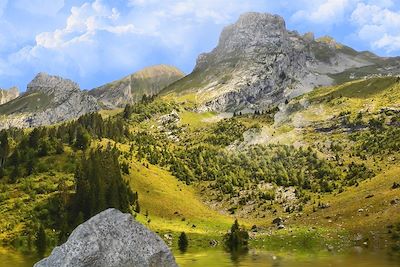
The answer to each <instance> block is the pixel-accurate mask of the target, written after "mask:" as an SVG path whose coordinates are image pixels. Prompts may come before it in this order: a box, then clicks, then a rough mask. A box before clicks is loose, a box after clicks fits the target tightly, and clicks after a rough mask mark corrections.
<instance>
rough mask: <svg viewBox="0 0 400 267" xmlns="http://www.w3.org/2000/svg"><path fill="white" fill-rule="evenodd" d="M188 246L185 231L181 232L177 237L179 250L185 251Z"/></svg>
mask: <svg viewBox="0 0 400 267" xmlns="http://www.w3.org/2000/svg"><path fill="white" fill-rule="evenodd" d="M188 246H189V240H188V238H187V236H186V234H185V232H182V233H181V235H180V236H179V239H178V247H179V250H180V251H182V252H185V251H186V250H187V247H188Z"/></svg>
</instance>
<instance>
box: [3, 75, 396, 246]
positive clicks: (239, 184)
mask: <svg viewBox="0 0 400 267" xmlns="http://www.w3.org/2000/svg"><path fill="white" fill-rule="evenodd" d="M399 88H400V83H399V80H398V78H396V77H385V78H371V79H366V80H357V81H352V82H349V83H345V84H343V85H339V86H331V87H321V88H318V89H316V90H315V91H313V92H310V93H308V94H305V95H303V96H299V97H297V98H294V99H293V100H292V101H290V102H288V103H287V104H281V105H280V106H279V108H274V109H270V110H260V111H258V110H257V111H256V112H255V113H254V114H253V113H252V114H235V116H234V117H232V114H230V115H229V114H226V113H216V112H206V113H196V112H192V111H190V109H188V108H187V107H190V103H187V104H182V103H177V102H174V101H167V102H166V101H165V100H163V99H162V98H156V99H146V100H145V102H140V103H137V104H134V105H130V106H129V105H128V106H127V107H126V108H125V109H124V110H123V111H122V112H121V113H117V114H116V115H110V116H107V118H104V119H103V118H101V116H99V115H96V114H89V115H85V116H83V117H81V118H80V119H79V120H78V121H76V122H74V123H69V124H60V125H58V126H55V127H48V128H42V129H36V130H33V131H30V132H29V131H28V132H23V131H16V130H13V131H11V130H8V131H2V132H1V136H2V138H4V134H6V136H8V137H7V139H8V140H9V141H8V142H7V143H8V149H6V150H5V149H4V147H2V150H0V151H9V152H8V153H6V154H4V153H3V152H2V153H3V154H1V155H0V157H2V159H3V160H1V161H0V162H5V163H4V164H3V165H2V173H1V175H2V178H1V180H0V184H1V188H2V193H1V195H0V197H1V198H0V200H1V202H0V213H1V216H2V217H7V218H8V220H7V221H2V224H1V228H2V229H4V230H3V231H2V233H1V235H0V238H1V240H3V243H4V244H7V245H13V246H15V247H20V248H21V249H28V250H29V249H30V250H31V249H32V248H29V238H32V236H34V234H35V231H36V230H35V229H36V228H37V226H38V223H39V222H40V223H41V224H44V225H45V227H46V228H47V229H48V230H47V231H46V232H47V234H48V238H49V240H51V242H50V244H51V246H53V245H55V244H56V243H57V242H59V241H60V240H63V239H62V238H63V237H64V236H65V235H66V234H67V233H68V231H69V230H67V229H70V227H73V226H74V224H75V223H76V220H78V221H79V216H76V215H74V209H76V207H75V206H74V204H73V203H74V199H75V198H76V197H77V195H79V192H78V191H75V190H76V189H75V188H77V187H76V184H75V183H76V181H77V179H78V181H79V178H78V177H81V176H80V175H79V174H77V173H79V172H77V170H80V168H79V166H81V165H80V164H88V163H85V161H83V162H82V163H80V161H81V159H82V155H83V154H86V155H88V154H89V153H93V152H90V150H92V151H101V150H105V151H108V150H110V149H111V151H114V150H115V151H119V152H118V153H117V154H118V155H119V156H118V159H119V160H118V161H119V166H120V169H121V174H122V177H123V180H124V181H125V182H126V183H127V185H128V186H129V188H130V189H131V190H132V191H133V192H134V196H135V197H134V198H133V199H134V202H132V204H131V206H130V207H129V210H130V212H131V213H132V214H134V216H136V218H137V219H138V220H139V221H141V222H143V223H144V224H146V225H147V226H148V227H150V228H151V229H152V230H154V231H156V232H158V233H159V234H160V235H161V236H163V237H165V236H164V235H166V236H168V235H169V234H171V235H172V236H174V237H176V236H177V235H178V234H179V232H181V231H185V232H186V233H188V235H189V236H190V238H191V240H192V241H191V242H192V243H193V244H195V245H196V246H200V247H204V246H208V242H209V241H210V240H219V241H221V240H222V235H223V233H225V232H226V231H227V229H229V227H230V224H231V223H232V221H233V219H234V218H239V220H240V221H241V222H242V223H243V224H244V225H245V226H247V227H248V229H249V228H251V227H253V229H256V231H255V232H254V233H252V241H251V245H252V246H253V247H263V246H268V247H269V248H270V249H277V250H280V249H281V247H284V248H285V249H288V250H291V249H296V250H297V249H299V250H300V251H301V250H302V249H301V244H303V243H304V242H305V240H310V239H312V240H313V241H312V242H311V243H310V244H309V245H308V246H309V247H307V248H308V249H313V250H317V251H319V250H325V249H326V247H327V246H329V247H333V249H334V250H338V251H340V250H343V249H346V248H347V247H350V246H353V245H362V243H364V242H367V244H368V245H369V246H372V247H376V248H383V247H385V246H392V243H391V242H392V241H390V235H388V230H387V229H388V228H387V227H389V226H390V225H395V224H397V223H399V221H398V218H397V217H396V216H392V215H393V214H397V213H398V212H399V211H400V202H399V201H400V200H399V199H398V198H399V197H398V196H399V192H398V190H400V189H399V188H397V187H396V184H397V185H398V184H400V176H399V168H400V166H398V160H397V158H398V157H399V156H400V154H399V152H400V147H399V145H400V132H399V130H398V123H399V121H400V117H399V115H400V112H399V108H400V107H399V106H398V103H399V97H400V96H399V94H398V93H399V92H400V90H399ZM185 105H189V106H185ZM1 144H3V145H4V144H6V143H5V142H3V141H2V142H1ZM99 145H100V147H99ZM95 153H97V152H95ZM113 153H114V152H113ZM4 155H6V157H5V156H4ZM92 158H93V157H92ZM94 158H96V157H94ZM103 160H105V159H103ZM92 164H95V162H93V163H92ZM113 164H114V163H113ZM88 166H90V165H88ZM101 166H103V167H101ZM101 166H99V167H98V168H105V169H104V171H110V169H109V168H111V166H112V164H111V163H107V162H105V163H103V164H102V165H101ZM93 172H94V173H96V168H94V169H93ZM90 173H91V171H89V170H88V174H87V175H90ZM93 177H95V176H93ZM91 179H93V178H91ZM78 188H79V186H78ZM85 192H87V193H86V194H85V195H86V196H87V197H89V196H91V193H90V191H88V190H85ZM100 199H102V198H100ZM105 199H106V200H107V198H105ZM60 201H61V202H60ZM86 202H87V203H92V202H91V200H88V201H86ZM63 203H64V204H63ZM79 203H80V202H79ZM91 205H92V204H91ZM79 207H80V206H79ZM139 207H140V208H139ZM57 218H66V219H63V220H62V221H59V220H58V219H57ZM77 218H78V219H77ZM275 218H282V220H283V225H284V230H278V228H277V226H275V225H273V224H272V221H273V220H274V219H275ZM63 222H64V223H65V222H67V223H68V225H65V224H63ZM253 225H255V226H253ZM254 227H255V228H254ZM310 227H312V228H313V229H314V230H313V231H312V232H310V230H309V229H310ZM50 229H55V231H54V232H52V231H50ZM166 240H167V241H168V242H172V241H170V240H169V239H168V238H167V239H166ZM282 240H285V242H284V244H283V243H282V242H283V241H282ZM385 240H387V241H385ZM289 241H290V242H289ZM288 242H289V243H288ZM171 245H173V246H176V245H177V244H176V242H175V241H174V242H172V243H171Z"/></svg>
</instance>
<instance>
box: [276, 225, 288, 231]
mask: <svg viewBox="0 0 400 267" xmlns="http://www.w3.org/2000/svg"><path fill="white" fill-rule="evenodd" d="M277 228H278V230H282V229H285V228H286V227H285V226H284V225H283V224H279V225H277Z"/></svg>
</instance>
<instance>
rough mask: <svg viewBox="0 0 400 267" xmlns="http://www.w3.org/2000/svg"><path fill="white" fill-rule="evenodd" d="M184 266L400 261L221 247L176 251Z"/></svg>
mask: <svg viewBox="0 0 400 267" xmlns="http://www.w3.org/2000/svg"><path fill="white" fill-rule="evenodd" d="M174 254H175V258H176V260H177V263H178V264H179V266H181V267H200V266H201V267H261V266H262V267H336V266H340V267H347V266H348V267H400V258H399V257H396V258H395V257H391V256H389V254H388V253H387V252H386V251H367V250H364V251H361V250H359V249H353V250H351V251H349V252H348V253H345V254H335V253H323V254H319V255H316V254H291V253H282V252H281V253H279V254H276V253H274V252H268V251H258V250H251V251H249V252H248V253H245V254H240V255H232V254H230V253H227V252H225V251H224V250H223V249H221V248H209V249H201V250H200V249H195V250H189V251H188V252H186V253H180V252H179V251H174ZM37 260H38V259H37V258H36V257H33V256H30V255H26V254H23V253H20V252H17V251H11V250H1V249H0V267H30V266H33V264H34V263H35V262H36V261H37Z"/></svg>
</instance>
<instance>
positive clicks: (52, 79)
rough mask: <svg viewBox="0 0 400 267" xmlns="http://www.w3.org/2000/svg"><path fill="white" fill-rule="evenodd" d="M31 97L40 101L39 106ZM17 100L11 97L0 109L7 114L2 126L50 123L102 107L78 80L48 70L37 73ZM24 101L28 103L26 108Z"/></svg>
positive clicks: (27, 125)
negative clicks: (76, 81)
mask: <svg viewBox="0 0 400 267" xmlns="http://www.w3.org/2000/svg"><path fill="white" fill-rule="evenodd" d="M32 100H33V101H36V102H37V105H36V106H35V105H32V103H31V101H32ZM18 103H19V104H17V105H15V106H14V101H10V102H8V103H6V105H8V107H7V109H5V111H1V110H0V115H6V118H5V119H4V120H3V121H1V123H0V129H4V128H10V127H17V128H27V127H36V126H45V125H51V124H55V123H59V122H63V121H66V120H71V119H75V118H78V117H80V116H81V115H84V114H86V113H90V112H95V111H98V110H99V109H100V106H99V105H98V103H97V100H96V99H95V98H94V97H92V96H90V95H88V93H87V92H85V91H81V90H80V88H79V86H78V84H76V83H75V82H73V81H71V80H68V79H63V78H61V77H58V76H52V75H48V74H46V73H39V74H38V75H36V77H35V78H34V79H33V80H32V81H31V82H30V83H29V84H28V89H27V91H26V92H25V93H24V94H23V95H22V96H20V97H18ZM21 103H25V105H24V106H23V108H21V107H20V105H21ZM28 103H31V105H28Z"/></svg>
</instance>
